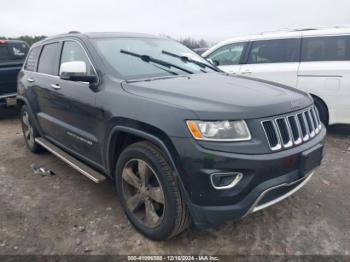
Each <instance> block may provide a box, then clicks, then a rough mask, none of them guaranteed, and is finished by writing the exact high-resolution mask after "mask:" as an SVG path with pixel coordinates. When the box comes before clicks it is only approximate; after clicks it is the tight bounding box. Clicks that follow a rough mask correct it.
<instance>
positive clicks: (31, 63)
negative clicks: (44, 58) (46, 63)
mask: <svg viewBox="0 0 350 262" xmlns="http://www.w3.org/2000/svg"><path fill="white" fill-rule="evenodd" d="M39 54H40V46H38V47H34V48H33V49H32V50H30V52H29V55H28V58H27V61H26V63H25V65H24V69H25V70H27V71H36V65H37V61H38V57H39Z"/></svg>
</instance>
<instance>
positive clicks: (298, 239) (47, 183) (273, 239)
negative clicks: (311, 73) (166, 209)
mask: <svg viewBox="0 0 350 262" xmlns="http://www.w3.org/2000/svg"><path fill="white" fill-rule="evenodd" d="M2 115H3V118H1V119H0V149H1V150H0V254H59V255H61V254H181V255H188V254H217V255H225V254H226V255H231V254H242V255H245V254H259V255H262V254H269V255H270V254H278V255H286V254H287V255H292V254H332V255H350V190H349V186H350V126H336V127H331V128H329V130H328V137H327V155H326V158H325V159H324V161H323V164H322V167H321V168H319V169H318V170H317V171H316V174H315V175H314V177H313V178H312V179H311V180H310V182H309V183H308V184H307V185H306V186H305V187H304V188H302V189H301V190H300V191H298V192H297V193H296V194H294V195H293V196H291V197H289V198H288V199H286V200H284V201H282V202H280V203H279V204H276V205H274V206H272V207H269V208H267V209H265V210H263V211H260V212H257V213H254V214H252V215H250V216H248V217H246V218H245V219H243V220H241V221H238V222H228V223H226V224H225V225H222V226H220V227H218V228H214V229H210V230H206V231H199V230H195V229H189V230H187V231H186V232H184V233H183V234H181V235H180V236H178V237H176V238H174V239H171V240H168V241H163V242H153V241H150V240H148V239H146V238H144V237H142V236H141V235H140V234H138V233H137V232H136V231H135V230H134V229H133V228H132V226H131V225H130V224H129V223H128V222H127V219H126V217H125V216H124V214H123V212H122V210H121V207H120V204H119V202H118V199H117V197H116V194H115V190H114V185H113V183H112V182H111V181H107V182H105V183H102V184H99V185H97V184H94V183H93V182H90V181H89V180H88V179H87V178H85V177H84V176H82V175H80V174H79V173H77V172H76V171H74V170H73V169H71V168H70V167H68V166H67V165H66V164H64V163H63V162H62V161H60V160H58V159H57V158H56V157H54V156H53V155H51V154H49V153H44V154H41V155H34V154H32V153H30V152H29V151H28V150H27V149H26V148H25V145H24V140H23V138H22V133H21V130H20V122H19V119H18V117H17V115H18V112H17V111H16V110H9V111H7V112H5V113H2ZM32 163H36V164H39V165H43V166H44V167H47V168H50V169H51V170H52V171H54V172H55V173H56V175H55V176H45V177H42V176H40V175H36V174H34V173H33V172H32V170H31V167H30V165H31V164H32Z"/></svg>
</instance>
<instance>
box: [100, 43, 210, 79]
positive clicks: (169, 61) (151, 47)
mask: <svg viewBox="0 0 350 262" xmlns="http://www.w3.org/2000/svg"><path fill="white" fill-rule="evenodd" d="M94 43H95V46H96V48H97V49H98V51H99V52H100V54H101V55H102V56H103V57H104V59H105V60H106V61H107V62H108V63H109V64H110V65H111V66H112V67H113V68H114V69H115V70H116V71H117V72H118V73H119V74H120V75H121V76H122V78H124V79H127V80H130V79H144V78H153V77H164V76H173V75H178V74H179V75H180V74H181V75H184V74H185V75H186V74H191V73H193V74H198V73H206V72H213V71H214V70H213V69H212V68H211V67H212V65H210V64H209V63H208V62H207V61H206V60H205V59H203V58H202V57H200V56H198V55H197V54H196V53H194V52H193V51H192V50H190V49H189V48H187V47H185V46H184V45H182V44H180V43H178V42H175V41H172V40H168V39H157V38H98V39H94ZM164 51H165V52H171V53H173V54H177V55H179V56H185V57H187V58H189V60H185V59H179V58H178V57H174V56H169V55H168V54H166V53H164ZM191 60H194V61H198V62H200V63H199V64H201V63H202V64H204V65H207V66H208V67H205V66H204V67H203V66H200V65H199V64H196V63H193V62H191Z"/></svg>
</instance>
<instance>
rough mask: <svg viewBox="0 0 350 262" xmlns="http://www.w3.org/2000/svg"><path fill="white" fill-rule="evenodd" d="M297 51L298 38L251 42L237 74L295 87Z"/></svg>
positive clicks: (298, 48)
mask: <svg viewBox="0 0 350 262" xmlns="http://www.w3.org/2000/svg"><path fill="white" fill-rule="evenodd" d="M299 50H300V38H291V39H274V40H260V41H253V42H252V43H251V47H250V50H249V52H248V55H247V61H246V63H245V64H243V65H242V66H241V68H240V71H239V73H240V74H241V75H245V76H249V77H254V78H259V79H264V80H268V81H273V82H277V83H280V84H284V85H287V86H291V87H296V85H297V72H298V67H299V55H300V53H299Z"/></svg>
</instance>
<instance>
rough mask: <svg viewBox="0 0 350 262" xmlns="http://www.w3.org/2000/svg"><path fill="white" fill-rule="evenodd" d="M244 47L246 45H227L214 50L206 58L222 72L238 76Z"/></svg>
mask: <svg viewBox="0 0 350 262" xmlns="http://www.w3.org/2000/svg"><path fill="white" fill-rule="evenodd" d="M245 47H246V43H233V44H228V45H225V46H222V47H220V48H218V49H216V50H215V51H213V52H212V53H210V54H209V55H208V56H207V57H206V58H207V59H210V60H211V61H212V62H213V63H214V64H216V65H217V66H218V67H219V68H220V69H221V70H222V71H224V72H226V73H229V74H238V73H239V69H240V61H241V59H242V56H243V53H244V49H245Z"/></svg>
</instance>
